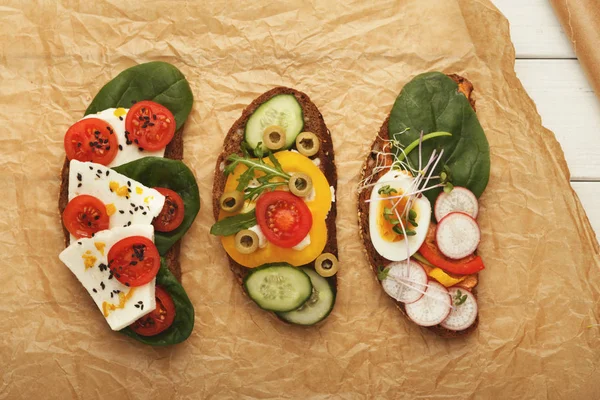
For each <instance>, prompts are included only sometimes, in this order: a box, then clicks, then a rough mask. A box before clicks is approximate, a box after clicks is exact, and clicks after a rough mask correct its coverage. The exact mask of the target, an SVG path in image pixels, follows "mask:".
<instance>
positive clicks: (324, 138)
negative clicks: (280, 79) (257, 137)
mask: <svg viewBox="0 0 600 400" xmlns="http://www.w3.org/2000/svg"><path fill="white" fill-rule="evenodd" d="M280 94H292V95H294V97H296V99H297V100H298V102H299V103H300V106H301V107H302V111H303V114H304V129H303V130H304V131H310V132H313V133H314V134H315V135H317V137H318V138H319V139H320V141H321V146H320V148H319V152H318V153H317V154H315V155H314V156H313V157H311V158H313V159H314V158H319V160H320V161H321V162H320V164H319V168H320V169H321V171H322V172H323V174H324V175H325V177H326V178H327V181H328V182H329V185H330V186H333V188H334V193H335V191H336V190H337V171H336V168H335V159H334V153H333V143H332V141H331V133H330V132H329V129H327V126H326V125H325V121H324V119H323V115H321V113H320V112H319V110H318V108H317V106H316V105H315V104H314V103H313V102H312V101H311V100H310V98H309V97H308V96H307V95H306V94H305V93H302V92H300V91H297V90H294V89H291V88H287V87H276V88H273V89H271V90H269V91H268V92H265V93H263V94H262V95H260V96H259V97H258V98H256V99H255V100H254V101H253V102H252V103H250V105H249V106H248V107H246V108H245V109H244V111H243V112H242V116H241V117H240V118H238V120H237V121H235V123H234V124H233V126H232V127H231V129H229V132H228V133H227V135H226V136H225V140H224V144H223V151H222V152H221V154H220V155H219V157H218V158H217V163H216V167H215V178H214V183H213V214H214V217H215V221H217V220H218V218H219V210H220V206H219V198H220V197H221V195H222V194H223V190H224V188H225V183H226V182H227V177H226V176H225V174H224V173H223V170H224V168H225V165H226V164H227V157H229V156H230V155H231V154H238V155H242V150H241V145H242V142H243V141H244V130H245V127H246V123H247V122H248V118H250V115H252V113H253V112H254V111H255V110H256V109H257V108H258V107H259V106H260V105H261V104H263V103H264V102H266V101H267V100H269V99H271V98H272V97H274V96H277V95H280ZM336 215H337V211H336V203H335V201H333V202H332V204H331V210H330V211H329V214H328V215H327V219H326V221H325V222H326V224H327V243H326V245H325V249H324V250H323V252H327V253H332V254H334V255H335V256H336V257H338V249H337V236H336V226H335V219H336ZM227 257H228V258H229V267H230V269H231V271H232V272H233V274H234V275H235V277H236V279H237V281H238V282H239V283H240V285H241V284H242V282H243V280H244V277H245V276H246V275H247V274H248V272H249V269H248V268H246V267H244V266H242V265H240V264H238V263H237V262H235V261H234V260H233V259H232V258H231V257H229V255H228V256H227ZM305 266H309V267H313V265H312V263H310V264H306V265H305ZM327 279H328V280H329V282H330V283H331V284H332V286H333V288H337V278H336V275H334V276H333V277H331V278H327Z"/></svg>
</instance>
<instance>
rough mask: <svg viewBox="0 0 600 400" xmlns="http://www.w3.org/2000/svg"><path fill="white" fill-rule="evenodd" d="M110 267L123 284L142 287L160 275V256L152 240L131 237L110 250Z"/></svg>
mask: <svg viewBox="0 0 600 400" xmlns="http://www.w3.org/2000/svg"><path fill="white" fill-rule="evenodd" d="M108 267H109V268H110V271H111V272H112V274H113V275H114V277H115V278H117V280H118V281H119V282H121V283H122V284H124V285H126V286H142V285H145V284H146V283H148V282H150V281H151V280H152V278H154V277H155V276H156V274H157V273H158V269H159V268H160V255H159V254H158V249H157V248H156V246H155V245H154V243H152V241H151V240H150V239H148V238H145V237H143V236H131V237H128V238H125V239H122V240H120V241H118V242H117V243H115V244H114V245H113V246H112V247H111V248H110V250H109V251H108Z"/></svg>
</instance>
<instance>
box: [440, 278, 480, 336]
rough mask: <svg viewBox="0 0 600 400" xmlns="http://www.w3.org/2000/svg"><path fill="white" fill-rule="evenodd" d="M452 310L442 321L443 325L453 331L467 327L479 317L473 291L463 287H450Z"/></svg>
mask: <svg viewBox="0 0 600 400" xmlns="http://www.w3.org/2000/svg"><path fill="white" fill-rule="evenodd" d="M448 292H450V297H451V299H452V311H450V315H448V317H447V318H446V319H445V320H444V321H443V322H442V326H443V327H444V328H446V329H450V330H453V331H462V330H464V329H467V328H468V327H470V326H471V325H473V322H475V320H476V319H477V300H475V296H473V294H472V293H471V292H469V291H468V290H465V289H461V288H450V289H448Z"/></svg>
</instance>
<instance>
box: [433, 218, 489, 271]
mask: <svg viewBox="0 0 600 400" xmlns="http://www.w3.org/2000/svg"><path fill="white" fill-rule="evenodd" d="M480 240H481V232H480V231H479V225H477V221H475V220H474V219H473V217H471V216H470V215H467V214H465V213H462V212H452V213H450V214H448V215H446V216H445V217H444V218H442V220H441V221H440V223H439V224H438V226H437V229H436V231H435V241H436V243H437V247H438V249H440V251H441V252H442V253H443V254H444V255H445V256H446V257H448V258H452V259H455V260H458V259H460V258H464V257H466V256H468V255H469V254H472V253H473V252H474V251H475V250H477V246H479V241H480Z"/></svg>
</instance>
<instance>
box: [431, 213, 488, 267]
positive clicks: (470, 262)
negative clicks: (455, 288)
mask: <svg viewBox="0 0 600 400" xmlns="http://www.w3.org/2000/svg"><path fill="white" fill-rule="evenodd" d="M436 228H437V226H436V225H435V224H434V223H431V224H430V225H429V230H428V231H427V236H426V237H425V241H424V242H423V244H422V245H421V248H420V249H419V253H421V255H422V256H423V257H425V259H426V260H427V261H429V262H430V263H432V264H433V265H435V266H436V267H439V268H441V269H443V270H444V271H446V272H450V273H452V274H458V275H470V274H474V273H476V272H478V271H481V270H482V269H484V268H485V266H484V265H483V260H482V259H481V257H479V256H476V255H474V254H471V255H470V256H467V257H465V258H461V259H460V260H453V259H450V258H448V257H446V256H445V255H443V254H442V252H441V251H440V250H439V249H438V248H437V245H436V244H435V230H436Z"/></svg>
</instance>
